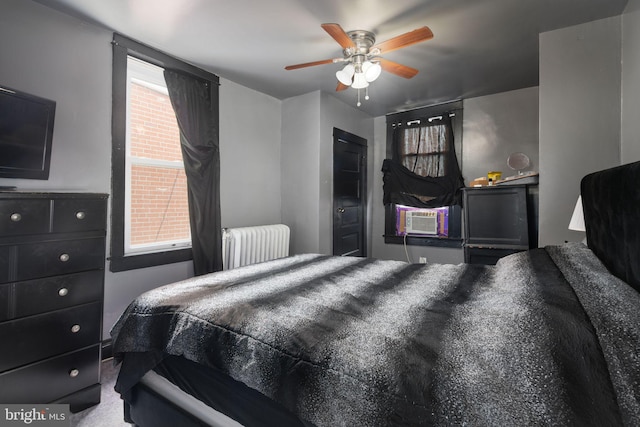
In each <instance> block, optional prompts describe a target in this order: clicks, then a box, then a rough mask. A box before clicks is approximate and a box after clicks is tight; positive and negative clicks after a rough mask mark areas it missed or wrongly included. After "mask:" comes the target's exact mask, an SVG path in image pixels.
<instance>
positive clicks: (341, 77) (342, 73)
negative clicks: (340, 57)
mask: <svg viewBox="0 0 640 427" xmlns="http://www.w3.org/2000/svg"><path fill="white" fill-rule="evenodd" d="M354 72H355V68H354V66H353V64H347V65H345V67H344V68H343V69H342V70H338V71H336V77H337V78H338V81H339V82H340V83H342V84H343V85H346V86H351V78H352V77H353V73H354Z"/></svg>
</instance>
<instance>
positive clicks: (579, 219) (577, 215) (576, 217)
mask: <svg viewBox="0 0 640 427" xmlns="http://www.w3.org/2000/svg"><path fill="white" fill-rule="evenodd" d="M569 230H574V231H587V227H586V226H585V224H584V211H583V210H582V196H578V201H577V202H576V207H575V208H573V215H572V216H571V221H569Z"/></svg>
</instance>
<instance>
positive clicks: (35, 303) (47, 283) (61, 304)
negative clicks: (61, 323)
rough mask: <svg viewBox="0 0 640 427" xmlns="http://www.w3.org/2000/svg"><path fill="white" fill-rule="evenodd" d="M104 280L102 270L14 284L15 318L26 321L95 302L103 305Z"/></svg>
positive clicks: (13, 309)
mask: <svg viewBox="0 0 640 427" xmlns="http://www.w3.org/2000/svg"><path fill="white" fill-rule="evenodd" d="M102 277H103V272H102V270H93V271H86V272H83V273H75V274H68V275H65V276H55V277H48V278H45V279H35V280H27V281H24V282H18V283H14V284H12V286H13V287H14V288H13V294H14V301H12V311H13V316H12V317H13V318H19V317H25V316H30V315H32V314H38V313H44V312H46V311H52V310H59V309H62V308H67V307H72V306H75V305H80V304H85V303H88V302H92V301H102V297H103V283H102V280H103V279H102ZM1 317H2V314H1V313H0V318H1Z"/></svg>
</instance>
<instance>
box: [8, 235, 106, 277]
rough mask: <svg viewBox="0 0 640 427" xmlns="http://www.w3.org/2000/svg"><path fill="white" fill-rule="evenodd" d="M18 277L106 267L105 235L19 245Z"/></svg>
mask: <svg viewBox="0 0 640 427" xmlns="http://www.w3.org/2000/svg"><path fill="white" fill-rule="evenodd" d="M17 248H18V266H17V269H16V280H28V279H35V278H38V277H47V276H57V275H60V274H69V273H76V272H80V271H87V270H94V269H102V268H104V258H105V257H104V238H103V237H96V238H91V239H76V240H60V241H53V242H43V243H29V244H24V245H18V246H17Z"/></svg>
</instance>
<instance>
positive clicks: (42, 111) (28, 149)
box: [0, 86, 56, 179]
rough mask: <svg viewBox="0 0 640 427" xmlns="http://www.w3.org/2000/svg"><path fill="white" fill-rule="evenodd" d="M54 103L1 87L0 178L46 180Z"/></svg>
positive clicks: (49, 160) (54, 110)
mask: <svg viewBox="0 0 640 427" xmlns="http://www.w3.org/2000/svg"><path fill="white" fill-rule="evenodd" d="M55 112H56V103H55V101H51V100H48V99H44V98H40V97H38V96H34V95H30V94H27V93H23V92H20V91H17V90H13V89H10V88H7V87H2V86H0V178H26V179H49V164H50V162H51V141H52V139H53V123H54V118H55Z"/></svg>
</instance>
